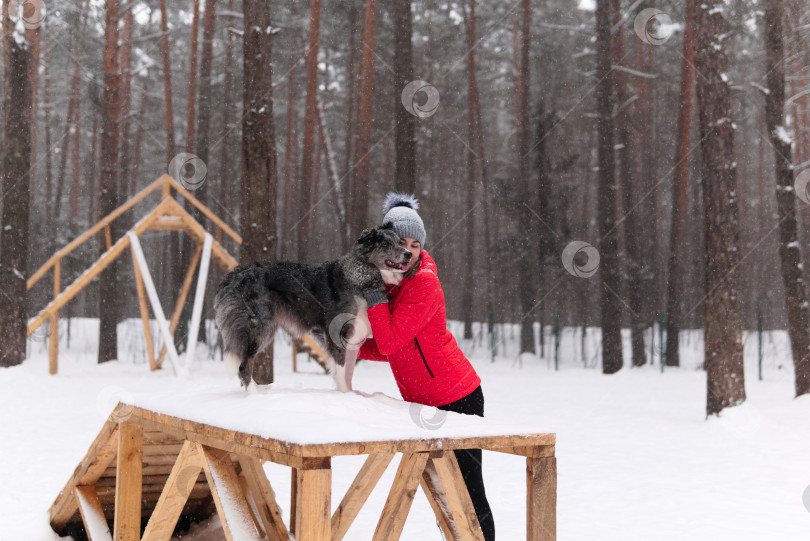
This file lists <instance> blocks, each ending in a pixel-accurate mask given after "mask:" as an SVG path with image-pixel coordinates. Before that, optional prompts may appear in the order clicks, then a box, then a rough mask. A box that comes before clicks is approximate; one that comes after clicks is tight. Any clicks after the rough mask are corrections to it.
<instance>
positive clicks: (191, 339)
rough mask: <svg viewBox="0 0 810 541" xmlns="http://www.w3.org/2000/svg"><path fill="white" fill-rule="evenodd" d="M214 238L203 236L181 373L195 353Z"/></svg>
mask: <svg viewBox="0 0 810 541" xmlns="http://www.w3.org/2000/svg"><path fill="white" fill-rule="evenodd" d="M213 241H214V238H213V237H212V236H211V234H210V233H206V234H205V240H204V241H203V251H202V258H201V259H200V270H199V272H198V273H197V290H196V291H195V293H194V307H193V308H192V310H191V328H190V329H189V335H188V347H187V348H186V358H185V363H183V367H182V368H183V371H184V372H185V373H188V371H189V370H191V364H192V363H193V362H194V354H195V353H196V351H197V333H199V331H200V316H201V315H202V307H203V300H204V299H205V283H206V282H207V281H208V265H209V263H210V262H211V243H212V242H213Z"/></svg>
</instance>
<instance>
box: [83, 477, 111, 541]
mask: <svg viewBox="0 0 810 541" xmlns="http://www.w3.org/2000/svg"><path fill="white" fill-rule="evenodd" d="M74 491H75V495H76V501H77V502H78V505H79V512H80V513H81V516H82V523H83V524H84V530H85V532H86V533H87V538H88V539H89V540H90V541H112V534H110V525H109V524H107V518H106V517H105V516H104V510H103V509H102V508H101V502H100V501H99V500H98V493H97V492H96V487H94V486H92V485H90V486H80V487H76V488H74Z"/></svg>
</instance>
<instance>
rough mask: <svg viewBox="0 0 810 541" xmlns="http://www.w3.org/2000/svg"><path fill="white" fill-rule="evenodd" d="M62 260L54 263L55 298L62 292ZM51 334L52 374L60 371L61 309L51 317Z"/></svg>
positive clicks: (49, 348) (49, 358)
mask: <svg viewBox="0 0 810 541" xmlns="http://www.w3.org/2000/svg"><path fill="white" fill-rule="evenodd" d="M61 262H62V260H61V259H57V260H56V263H54V265H53V298H54V300H56V297H58V296H59V293H60V292H61V288H62V285H61V281H62V279H61V275H62V265H61ZM49 325H50V334H49V336H48V373H49V374H51V375H54V374H56V373H57V372H58V371H59V311H58V310H57V311H54V312H53V314H52V315H51V317H50V321H49Z"/></svg>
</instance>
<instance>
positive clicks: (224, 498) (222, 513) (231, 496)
mask: <svg viewBox="0 0 810 541" xmlns="http://www.w3.org/2000/svg"><path fill="white" fill-rule="evenodd" d="M196 445H197V446H198V448H199V449H200V450H201V453H202V456H203V469H204V470H205V477H206V478H207V479H208V486H209V487H210V488H211V494H212V495H213V496H214V503H215V504H216V506H217V513H219V519H220V522H222V529H223V530H225V537H226V538H227V539H228V541H249V540H251V539H255V540H258V539H261V536H260V535H259V531H258V529H257V528H256V525H255V524H254V523H253V519H252V518H251V516H250V510H249V508H248V503H247V499H246V498H245V494H244V493H243V492H242V488H241V487H240V486H239V479H238V478H237V476H236V470H234V467H233V462H232V460H231V454H230V453H229V452H227V451H222V450H220V449H214V448H212V447H206V446H204V445H200V444H196Z"/></svg>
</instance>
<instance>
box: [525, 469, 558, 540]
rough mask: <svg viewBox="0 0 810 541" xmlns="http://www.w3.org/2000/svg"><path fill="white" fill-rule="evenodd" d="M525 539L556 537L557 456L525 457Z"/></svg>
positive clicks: (551, 538) (553, 538)
mask: <svg viewBox="0 0 810 541" xmlns="http://www.w3.org/2000/svg"><path fill="white" fill-rule="evenodd" d="M526 539H527V541H556V539H557V459H556V458H554V457H551V458H531V457H529V458H527V459H526Z"/></svg>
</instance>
